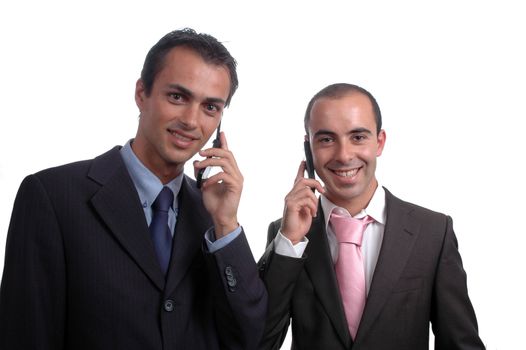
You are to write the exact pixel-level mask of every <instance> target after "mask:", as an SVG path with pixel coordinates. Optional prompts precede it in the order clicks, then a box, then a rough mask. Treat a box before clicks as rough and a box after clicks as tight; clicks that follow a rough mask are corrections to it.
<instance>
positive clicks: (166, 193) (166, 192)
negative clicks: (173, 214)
mask: <svg viewBox="0 0 526 350" xmlns="http://www.w3.org/2000/svg"><path fill="white" fill-rule="evenodd" d="M173 202H174V193H173V192H172V190H171V189H170V188H168V187H166V186H164V187H163V189H162V190H161V192H160V193H159V195H157V198H155V201H154V202H153V204H152V209H153V210H159V211H165V212H167V211H168V209H170V207H171V206H172V204H173Z"/></svg>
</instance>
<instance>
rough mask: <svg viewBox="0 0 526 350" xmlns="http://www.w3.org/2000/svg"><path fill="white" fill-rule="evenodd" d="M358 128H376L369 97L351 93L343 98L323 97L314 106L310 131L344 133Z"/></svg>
mask: <svg viewBox="0 0 526 350" xmlns="http://www.w3.org/2000/svg"><path fill="white" fill-rule="evenodd" d="M357 127H364V128H368V129H370V130H374V129H375V128H376V120H375V117H374V112H373V106H372V104H371V101H370V100H369V98H368V97H367V96H365V95H364V94H361V93H356V92H353V93H350V94H346V95H343V96H341V97H322V98H320V99H318V100H317V101H316V102H314V104H313V105H312V110H311V113H310V120H309V129H310V131H311V132H316V130H319V129H329V130H333V129H336V130H334V131H336V132H337V131H339V130H337V129H339V128H344V129H345V130H342V131H343V132H346V131H348V130H351V129H353V128H357Z"/></svg>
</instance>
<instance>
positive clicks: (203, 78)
mask: <svg viewBox="0 0 526 350" xmlns="http://www.w3.org/2000/svg"><path fill="white" fill-rule="evenodd" d="M174 84H178V85H182V86H184V87H185V88H187V89H189V90H191V91H192V92H193V93H195V94H202V95H203V96H207V97H217V98H222V99H223V100H226V99H227V97H228V94H229V91H230V75H229V72H228V68H227V67H225V66H220V65H216V64H213V63H208V62H206V61H205V60H204V59H203V58H202V57H201V56H200V55H199V54H198V53H197V52H196V51H194V50H192V49H191V48H187V47H184V46H178V47H175V48H173V49H171V50H170V51H168V53H167V54H166V56H165V57H164V60H163V64H162V68H161V70H160V71H159V73H158V74H157V76H156V77H155V81H154V86H157V87H159V88H163V87H165V86H168V85H174Z"/></svg>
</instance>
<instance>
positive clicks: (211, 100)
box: [168, 84, 226, 105]
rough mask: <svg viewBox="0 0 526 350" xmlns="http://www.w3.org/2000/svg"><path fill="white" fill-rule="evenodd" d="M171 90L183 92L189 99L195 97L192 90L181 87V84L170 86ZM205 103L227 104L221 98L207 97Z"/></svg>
mask: <svg viewBox="0 0 526 350" xmlns="http://www.w3.org/2000/svg"><path fill="white" fill-rule="evenodd" d="M168 87H169V88H171V89H175V90H178V91H180V92H182V93H183V94H185V95H187V96H189V97H192V98H193V97H195V94H194V93H193V92H192V90H190V89H188V88H186V87H184V86H182V85H180V84H169V85H168ZM205 102H207V103H219V104H223V105H225V104H226V101H225V100H223V99H222V98H219V97H207V98H205Z"/></svg>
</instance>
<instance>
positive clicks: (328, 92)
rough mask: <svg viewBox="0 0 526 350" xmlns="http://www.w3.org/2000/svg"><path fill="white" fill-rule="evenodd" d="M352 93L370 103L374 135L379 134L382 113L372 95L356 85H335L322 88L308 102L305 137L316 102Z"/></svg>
mask: <svg viewBox="0 0 526 350" xmlns="http://www.w3.org/2000/svg"><path fill="white" fill-rule="evenodd" d="M353 93H359V94H362V95H365V96H366V97H367V98H368V99H369V101H371V105H372V107H373V113H374V119H375V121H376V133H377V134H379V133H380V130H382V113H381V112H380V106H378V103H377V102H376V99H375V98H374V97H373V95H372V94H371V93H370V92H369V91H367V90H365V89H364V88H362V87H360V86H358V85H353V84H347V83H337V84H332V85H329V86H327V87H324V88H323V89H321V90H320V91H319V92H318V93H317V94H316V95H314V96H313V97H312V98H311V100H310V101H309V104H308V105H307V111H306V112H305V119H304V121H303V122H304V124H305V132H306V133H307V135H308V134H309V121H310V114H311V111H312V106H313V105H314V103H315V102H316V101H317V100H319V99H320V98H323V97H328V98H340V97H343V96H345V95H349V94H353Z"/></svg>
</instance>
